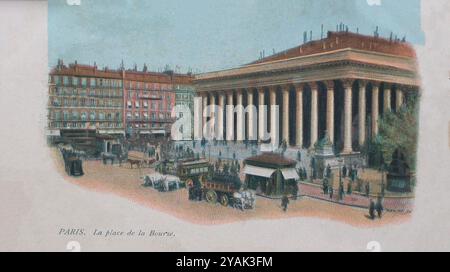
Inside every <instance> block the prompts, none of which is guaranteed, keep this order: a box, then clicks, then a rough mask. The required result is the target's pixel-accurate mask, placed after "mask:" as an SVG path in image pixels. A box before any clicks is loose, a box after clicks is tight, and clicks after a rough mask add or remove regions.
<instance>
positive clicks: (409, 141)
mask: <svg viewBox="0 0 450 272" xmlns="http://www.w3.org/2000/svg"><path fill="white" fill-rule="evenodd" d="M418 100H419V99H418V97H415V96H412V97H410V98H409V99H408V102H407V103H406V104H405V105H404V106H403V107H402V108H401V109H400V110H399V111H398V112H387V113H384V114H383V117H382V118H380V120H379V134H378V135H377V137H375V139H372V142H371V144H370V150H368V151H369V152H370V153H372V154H376V153H378V155H380V156H381V161H382V162H384V163H385V164H387V165H389V164H390V163H391V161H392V154H394V152H395V151H396V150H400V152H401V153H403V154H404V155H405V157H406V163H407V164H408V165H409V167H410V169H411V170H415V168H416V157H417V141H418V112H419V110H418V109H419V103H418ZM375 156H376V155H375Z"/></svg>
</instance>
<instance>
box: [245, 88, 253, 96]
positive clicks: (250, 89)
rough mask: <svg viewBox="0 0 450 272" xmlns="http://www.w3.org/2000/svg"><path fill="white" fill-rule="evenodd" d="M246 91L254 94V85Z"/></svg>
mask: <svg viewBox="0 0 450 272" xmlns="http://www.w3.org/2000/svg"><path fill="white" fill-rule="evenodd" d="M246 91H247V94H250V95H252V94H253V93H254V88H253V87H250V88H247V89H246Z"/></svg>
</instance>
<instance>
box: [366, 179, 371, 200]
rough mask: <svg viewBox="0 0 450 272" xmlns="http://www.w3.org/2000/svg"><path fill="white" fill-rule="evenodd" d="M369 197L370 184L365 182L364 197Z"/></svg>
mask: <svg viewBox="0 0 450 272" xmlns="http://www.w3.org/2000/svg"><path fill="white" fill-rule="evenodd" d="M369 195H370V183H369V182H367V183H366V197H369Z"/></svg>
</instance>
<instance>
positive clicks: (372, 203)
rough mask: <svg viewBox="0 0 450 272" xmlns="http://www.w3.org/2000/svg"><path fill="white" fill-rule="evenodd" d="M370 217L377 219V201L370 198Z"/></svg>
mask: <svg viewBox="0 0 450 272" xmlns="http://www.w3.org/2000/svg"><path fill="white" fill-rule="evenodd" d="M369 218H370V219H372V220H374V219H375V202H373V200H372V199H371V200H370V204H369Z"/></svg>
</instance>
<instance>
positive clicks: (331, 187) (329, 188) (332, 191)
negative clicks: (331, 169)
mask: <svg viewBox="0 0 450 272" xmlns="http://www.w3.org/2000/svg"><path fill="white" fill-rule="evenodd" d="M328 192H329V193H330V199H333V193H334V190H333V185H331V186H330V187H328Z"/></svg>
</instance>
